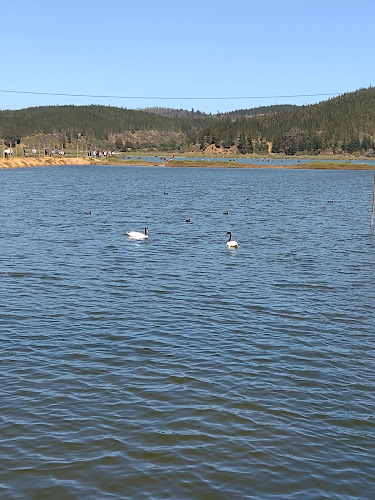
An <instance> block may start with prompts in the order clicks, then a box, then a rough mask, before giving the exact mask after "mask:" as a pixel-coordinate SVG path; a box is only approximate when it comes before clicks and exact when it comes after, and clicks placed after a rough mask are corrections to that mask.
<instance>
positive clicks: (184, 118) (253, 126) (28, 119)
mask: <svg viewBox="0 0 375 500" xmlns="http://www.w3.org/2000/svg"><path fill="white" fill-rule="evenodd" d="M0 138H1V139H2V140H3V142H4V144H7V145H14V144H24V145H25V144H26V145H30V144H31V143H33V144H38V142H39V145H40V146H42V144H43V141H44V142H46V141H47V142H50V143H53V142H54V141H56V142H58V143H59V144H66V145H69V144H72V145H75V144H77V143H80V144H82V142H83V141H84V142H86V143H91V144H93V143H94V142H96V143H97V144H99V143H102V144H103V146H105V147H108V148H114V149H117V150H122V151H127V150H137V149H150V150H151V149H166V150H168V149H175V150H180V151H187V150H191V149H193V150H196V151H204V150H205V149H206V148H207V147H211V149H212V147H214V148H217V149H218V150H220V151H222V150H223V151H225V150H226V151H228V152H233V153H237V154H246V155H248V154H254V153H259V154H266V153H268V152H269V151H272V152H273V153H282V154H285V155H295V154H301V153H306V154H320V153H333V154H341V153H364V154H367V155H369V156H371V155H373V154H374V148H375V144H374V140H375V89H374V88H373V87H369V88H367V89H360V90H358V91H355V92H350V93H346V94H343V95H340V96H338V97H334V98H332V99H329V100H327V101H322V102H320V103H318V104H313V105H306V106H293V105H276V106H267V107H261V108H252V109H248V110H237V111H233V112H230V113H218V114H216V115H212V114H205V113H202V112H200V111H194V110H191V111H186V110H173V109H169V108H149V109H145V110H130V109H125V108H118V107H112V106H95V105H91V106H73V105H71V106H41V107H33V108H27V109H22V110H4V111H0Z"/></svg>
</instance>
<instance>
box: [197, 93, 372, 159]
mask: <svg viewBox="0 0 375 500" xmlns="http://www.w3.org/2000/svg"><path fill="white" fill-rule="evenodd" d="M374 139H375V88H373V87H370V88H368V89H361V90H358V91H356V92H350V93H347V94H343V95H341V96H339V97H335V98H332V99H329V100H327V101H322V102H320V103H318V104H314V105H309V106H301V107H298V108H297V109H294V110H289V111H285V112H283V113H277V114H270V115H264V116H255V117H253V118H239V119H237V120H235V121H233V120H229V119H227V120H222V121H217V122H216V123H214V124H212V125H211V126H210V127H208V128H207V129H205V130H204V131H203V132H202V133H201V134H200V135H199V138H198V141H199V143H200V147H201V148H202V149H204V148H206V147H207V146H208V145H209V144H211V145H212V144H215V146H216V147H217V148H231V147H233V144H235V147H236V148H237V150H238V152H240V153H243V154H251V153H253V152H259V151H260V152H266V151H267V150H268V149H270V148H272V152H274V153H285V154H287V155H293V154H296V153H298V152H306V153H313V154H319V153H321V152H325V153H336V154H340V153H342V152H347V153H354V152H362V153H366V154H368V155H369V156H372V155H373V153H374Z"/></svg>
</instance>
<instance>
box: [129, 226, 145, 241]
mask: <svg viewBox="0 0 375 500" xmlns="http://www.w3.org/2000/svg"><path fill="white" fill-rule="evenodd" d="M147 233H148V227H145V232H144V233H139V232H138V231H129V232H128V233H126V235H127V236H129V238H132V239H133V240H147V239H148V234H147Z"/></svg>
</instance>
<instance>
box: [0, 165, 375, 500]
mask: <svg viewBox="0 0 375 500" xmlns="http://www.w3.org/2000/svg"><path fill="white" fill-rule="evenodd" d="M0 185H1V198H0V208H1V211H0V216H1V229H0V231H1V239H0V279H1V281H0V305H1V309H0V325H1V329H0V340H1V361H0V367H1V368H0V383H1V386H0V387H1V412H0V430H1V441H0V456H1V462H0V464H1V465H0V498H2V499H3V498H4V499H9V500H10V499H38V500H41V499H54V500H58V499H84V500H86V499H95V500H105V499H120V498H129V499H134V498H137V499H138V498H139V499H170V498H173V499H241V498H260V499H271V498H272V499H274V498H285V499H286V498H288V499H318V498H319V499H342V498H348V499H370V498H374V497H375V479H374V478H375V419H374V403H375V392H374V391H375V354H374V339H373V337H374V334H375V319H374V312H375V286H374V274H375V272H374V260H375V259H374V253H375V239H374V235H373V234H372V233H371V232H370V228H369V225H370V215H371V202H372V190H373V172H366V171H350V172H349V171H316V170H313V171H304V170H268V169H267V170H260V169H259V170H257V169H255V170H254V169H250V170H246V169H245V170H243V169H199V168H194V169H190V170H189V169H168V168H162V167H161V168H158V167H152V168H147V167H124V166H111V167H109V166H68V167H43V168H27V169H13V170H3V171H0ZM165 193H168V194H165ZM329 201H334V203H328V202H329ZM90 210H92V214H91V215H86V214H85V212H87V211H90ZM226 211H229V214H227V215H224V212H226ZM186 219H191V223H187V222H186ZM145 226H148V228H149V239H148V240H147V241H132V240H130V239H128V238H127V237H126V236H125V234H124V233H125V232H126V231H129V230H137V231H143V230H144V227H145ZM227 231H231V232H232V235H233V239H236V240H237V241H238V242H239V247H238V249H237V250H228V249H227V247H226V245H225V243H226V240H227V238H226V235H225V233H226V232H227Z"/></svg>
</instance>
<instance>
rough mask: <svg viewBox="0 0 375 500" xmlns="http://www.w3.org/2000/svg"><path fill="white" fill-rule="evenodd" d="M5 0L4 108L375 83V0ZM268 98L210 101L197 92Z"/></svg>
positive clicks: (255, 102) (145, 103)
mask: <svg viewBox="0 0 375 500" xmlns="http://www.w3.org/2000/svg"><path fill="white" fill-rule="evenodd" d="M7 5H8V7H9V8H5V7H4V5H3V8H2V16H1V30H0V42H1V47H2V68H1V78H0V82H1V83H0V90H16V91H30V92H50V93H71V94H90V95H117V96H149V97H154V96H159V97H167V98H174V97H192V98H195V99H190V100H181V99H176V100H158V99H103V98H94V97H63V96H44V95H31V94H13V93H3V92H0V109H20V108H25V107H29V106H44V105H50V104H54V105H55V104H75V105H79V104H106V105H111V106H121V107H126V108H144V107H150V106H162V107H171V108H184V109H191V108H194V109H195V110H197V109H199V110H201V111H205V112H212V113H216V112H218V111H220V112H225V111H230V110H234V109H244V108H251V107H256V106H263V105H270V104H282V103H292V104H307V103H314V102H318V101H321V100H325V99H327V98H328V97H324V96H320V97H319V96H317V97H299V98H294V97H289V98H281V97H273V98H266V96H281V95H288V96H289V95H295V94H329V93H343V92H347V91H352V90H356V89H358V88H361V87H368V86H369V85H374V84H375V64H374V51H373V49H374V47H375V43H374V36H373V34H374V22H375V21H374V20H375V2H374V0H357V1H356V2H349V1H346V2H345V1H338V0H324V1H323V0H284V1H281V0H268V1H266V0H263V1H262V0H258V1H253V0H247V1H246V0H234V1H229V0H225V1H224V0H216V1H213V0H200V1H197V0H186V1H181V0H160V1H156V0H138V1H135V0H131V1H130V0H129V1H128V0H106V1H97V0H92V1H88V0H76V1H72V0H66V1H57V2H51V1H50V0H48V1H47V0H35V1H32V2H31V1H30V0H21V1H18V2H16V3H15V4H14V5H13V4H12V6H11V4H9V3H8V4H7ZM237 96H238V97H241V96H263V98H259V99H237V100H200V99H196V98H198V97H212V98H217V97H237Z"/></svg>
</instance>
